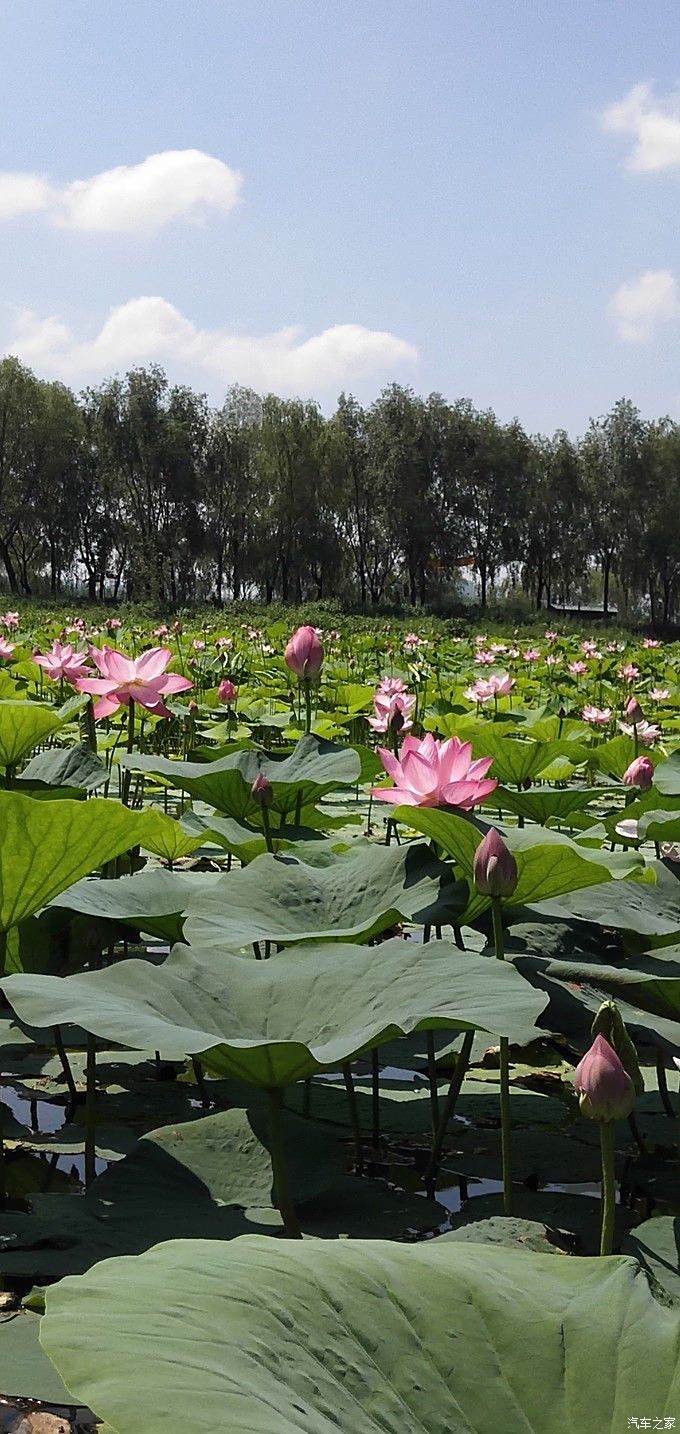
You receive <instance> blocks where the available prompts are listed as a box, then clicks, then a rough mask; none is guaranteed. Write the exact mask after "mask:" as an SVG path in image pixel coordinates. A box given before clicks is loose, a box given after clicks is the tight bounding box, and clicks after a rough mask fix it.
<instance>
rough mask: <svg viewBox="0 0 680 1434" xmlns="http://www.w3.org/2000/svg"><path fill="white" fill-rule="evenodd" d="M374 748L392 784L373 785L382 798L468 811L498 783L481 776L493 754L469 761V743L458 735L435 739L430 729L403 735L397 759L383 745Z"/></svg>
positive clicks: (407, 803) (470, 747)
mask: <svg viewBox="0 0 680 1434" xmlns="http://www.w3.org/2000/svg"><path fill="white" fill-rule="evenodd" d="M378 752H379V755H380V760H381V761H382V764H383V767H384V768H385V771H386V772H387V774H388V776H390V777H391V778H392V781H393V782H394V784H395V785H394V786H393V787H374V788H373V796H374V797H378V798H379V800H380V801H382V802H394V803H395V805H396V804H404V805H405V806H409V807H440V806H450V807H460V808H461V809H462V810H463V811H466V812H468V811H470V810H471V808H472V807H474V806H475V804H476V803H477V802H481V801H482V800H483V799H484V797H488V795H489V793H490V792H493V791H494V790H495V788H496V787H497V786H498V783H497V782H496V781H494V780H493V779H491V778H488V779H487V780H484V778H486V774H487V772H488V770H489V767H490V766H491V763H492V761H493V758H492V757H480V758H479V760H478V761H476V762H473V761H471V760H470V759H471V757H472V745H471V743H470V742H461V741H460V739H459V738H458V737H450V738H449V740H448V741H447V742H438V741H437V739H436V738H435V737H433V736H432V734H431V733H430V732H428V734H427V736H426V737H423V738H422V739H420V740H419V739H418V738H417V737H406V739H405V741H404V744H403V746H402V749H401V755H400V757H399V759H397V758H396V757H394V756H393V755H392V753H391V752H387V751H386V750H385V748H384V747H379V748H378Z"/></svg>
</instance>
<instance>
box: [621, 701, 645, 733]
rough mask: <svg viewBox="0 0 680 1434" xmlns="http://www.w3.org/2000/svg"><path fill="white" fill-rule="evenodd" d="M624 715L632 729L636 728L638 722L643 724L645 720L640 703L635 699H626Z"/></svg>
mask: <svg viewBox="0 0 680 1434" xmlns="http://www.w3.org/2000/svg"><path fill="white" fill-rule="evenodd" d="M624 714H625V716H626V717H627V718H628V721H629V722H632V723H633V726H634V727H637V725H638V722H644V720H645V714H644V712H643V710H642V708H641V706H640V703H639V702H638V700H637V697H629V698H628V701H627V703H626V705H625V708H624Z"/></svg>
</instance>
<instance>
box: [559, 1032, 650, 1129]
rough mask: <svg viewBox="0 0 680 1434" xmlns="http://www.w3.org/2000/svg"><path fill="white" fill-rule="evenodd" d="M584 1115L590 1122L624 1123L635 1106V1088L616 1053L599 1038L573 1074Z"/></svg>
mask: <svg viewBox="0 0 680 1434" xmlns="http://www.w3.org/2000/svg"><path fill="white" fill-rule="evenodd" d="M574 1086H575V1088H576V1090H577V1091H578V1095H579V1105H580V1107H581V1114H582V1115H587V1116H588V1118H589V1120H623V1119H625V1117H626V1116H627V1115H630V1113H631V1111H632V1109H633V1106H634V1104H635V1087H634V1085H633V1082H632V1080H631V1078H630V1076H629V1075H628V1072H627V1071H626V1070H625V1069H624V1067H623V1065H622V1064H621V1061H620V1060H619V1057H618V1056H617V1054H616V1051H615V1050H614V1048H613V1047H612V1046H610V1044H609V1041H608V1040H606V1039H605V1037H604V1036H596V1037H595V1040H594V1041H593V1044H592V1046H591V1047H590V1050H589V1051H586V1054H585V1055H584V1057H583V1060H582V1061H580V1063H579V1064H578V1065H577V1067H576V1070H575V1071H574Z"/></svg>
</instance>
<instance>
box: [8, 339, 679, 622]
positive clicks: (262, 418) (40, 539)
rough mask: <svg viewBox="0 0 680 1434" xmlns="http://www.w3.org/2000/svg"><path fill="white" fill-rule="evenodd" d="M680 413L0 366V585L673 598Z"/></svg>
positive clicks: (111, 591)
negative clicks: (531, 429)
mask: <svg viewBox="0 0 680 1434" xmlns="http://www.w3.org/2000/svg"><path fill="white" fill-rule="evenodd" d="M679 478H680V425H678V424H676V423H675V422H673V421H672V420H671V419H670V418H662V419H659V420H657V421H654V422H648V421H646V420H644V419H643V418H642V416H641V415H640V413H639V411H638V410H637V409H636V407H635V406H634V405H633V404H632V403H631V402H630V401H629V400H627V399H621V400H620V401H619V402H618V403H616V404H615V405H614V407H613V409H612V411H611V412H610V413H608V414H607V415H605V416H604V417H601V418H597V419H593V420H592V421H591V422H590V424H589V425H588V428H587V431H586V433H585V435H584V436H583V437H582V438H581V439H580V440H579V441H574V440H572V439H571V438H570V437H569V436H568V435H567V433H565V432H563V431H559V432H557V433H556V434H555V435H554V436H553V437H545V436H542V435H529V434H527V433H526V432H525V431H524V429H523V428H522V426H521V425H520V423H519V422H518V421H516V420H514V421H513V422H511V423H501V422H500V421H499V420H498V419H497V418H496V417H495V415H494V414H493V413H492V412H491V411H488V410H487V411H479V410H477V409H475V408H474V407H473V405H472V404H471V403H470V402H469V401H468V400H460V401H458V402H455V403H448V402H446V401H445V399H444V398H442V396H441V395H440V394H437V393H433V394H430V396H429V397H428V398H422V397H419V396H418V395H416V394H415V393H414V392H413V391H412V390H411V389H409V388H405V387H401V386H400V385H397V384H391V385H390V386H388V387H386V388H385V389H383V391H382V392H381V393H380V394H379V396H378V397H377V398H376V400H375V402H374V403H372V404H371V405H370V406H369V407H363V406H362V405H361V404H360V403H358V402H357V400H356V399H355V398H353V397H352V396H351V395H346V394H342V395H341V397H340V398H339V400H338V404H337V407H336V410H335V412H334V413H333V414H332V415H331V416H330V417H326V416H324V415H323V413H322V412H321V410H320V409H319V407H318V406H317V405H316V404H315V403H313V402H309V401H305V400H301V399H290V400H283V399H280V398H277V397H276V396H275V395H273V394H269V395H267V396H265V397H260V396H258V395H257V394H255V393H253V392H252V391H251V390H249V389H245V388H242V387H239V386H235V387H233V388H231V389H230V390H229V391H228V393H227V395H226V398H225V401H224V404H223V405H222V407H221V408H215V407H213V406H211V405H210V404H209V402H208V400H207V399H206V397H205V396H204V395H202V394H199V393H195V392H194V391H193V390H192V389H190V388H188V387H185V386H182V385H179V384H171V383H170V381H169V380H168V378H167V376H166V375H165V373H164V372H163V371H162V369H160V368H158V367H155V366H152V367H147V368H139V369H133V370H132V371H131V372H129V373H128V374H126V375H125V376H124V377H119V378H112V379H109V380H107V381H105V382H104V383H102V384H100V385H99V386H98V387H93V388H87V389H86V390H85V391H84V392H83V393H81V394H79V395H75V394H74V393H72V392H71V391H70V390H69V389H68V388H67V387H65V386H64V385H63V384H60V383H54V382H45V381H43V380H40V379H38V378H37V377H36V376H35V375H34V374H33V373H32V372H31V371H30V369H28V368H27V367H26V366H25V365H23V364H22V363H20V362H19V360H18V359H16V358H12V357H8V358H5V359H3V360H2V361H1V362H0V581H2V582H3V583H4V585H5V587H6V589H8V590H9V591H10V592H11V593H12V594H26V595H29V594H31V593H44V592H46V591H49V592H51V593H53V594H58V593H60V592H67V591H68V592H73V591H74V590H76V589H78V588H80V589H82V591H83V592H85V591H86V592H87V595H88V596H89V597H90V598H91V599H93V600H96V599H100V600H103V599H105V598H108V599H113V600H118V599H121V598H123V597H125V598H127V599H133V600H148V601H152V602H155V603H158V604H162V603H168V604H187V603H191V602H194V601H198V600H211V601H214V602H216V603H222V602H223V601H224V600H225V599H235V600H238V599H240V598H245V597H252V598H261V599H263V600H265V601H272V600H274V599H280V600H282V601H284V602H299V601H305V600H308V599H327V598H331V597H334V598H339V599H342V600H343V601H345V602H347V603H352V604H356V605H357V606H359V605H360V606H362V607H365V608H372V609H376V608H379V607H380V606H381V605H386V604H398V603H409V604H412V605H417V604H428V605H432V606H436V605H438V604H440V605H441V604H442V603H444V602H446V601H447V600H448V601H452V600H454V599H455V595H456V591H457V584H459V583H460V572H461V570H462V571H464V572H467V573H469V574H470V575H472V576H474V578H475V579H476V582H477V584H478V590H479V599H480V602H481V605H482V606H483V607H486V606H487V604H488V603H489V602H490V601H491V600H492V598H495V597H496V596H498V593H499V591H500V589H501V588H502V589H504V590H506V591H507V589H508V587H510V588H513V587H514V588H515V589H516V590H519V591H522V590H523V591H524V592H525V593H526V594H528V595H529V596H530V598H531V599H532V601H533V603H534V604H535V606H536V607H537V608H541V607H549V606H550V605H551V604H564V603H568V602H572V603H574V602H576V601H577V600H579V599H580V598H585V599H586V601H587V599H588V597H589V596H590V598H591V599H592V598H593V597H594V596H595V597H599V598H600V600H601V601H602V604H603V606H604V610H605V612H606V611H608V610H609V609H610V606H611V604H612V602H613V600H614V594H615V595H616V601H617V602H618V604H619V609H620V610H623V611H624V612H625V613H626V614H628V613H632V612H635V611H636V610H638V611H639V610H640V609H641V608H643V609H644V610H645V611H646V612H649V614H650V616H651V618H652V620H653V621H654V622H656V621H663V622H666V623H668V622H670V621H672V620H673V619H674V618H675V616H676V614H677V611H678V606H679V605H680V504H679V503H678V497H679V494H680V481H679Z"/></svg>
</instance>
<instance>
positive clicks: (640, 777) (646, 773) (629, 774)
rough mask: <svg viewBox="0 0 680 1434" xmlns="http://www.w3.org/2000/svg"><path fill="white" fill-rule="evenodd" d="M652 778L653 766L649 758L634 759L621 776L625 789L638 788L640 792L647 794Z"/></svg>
mask: <svg viewBox="0 0 680 1434" xmlns="http://www.w3.org/2000/svg"><path fill="white" fill-rule="evenodd" d="M653 777H654V765H653V763H652V762H651V761H650V758H649V757H635V758H634V760H633V761H632V762H631V764H630V766H629V767H626V770H625V772H624V774H623V780H624V782H625V784H626V786H627V787H639V788H640V791H641V792H648V791H649V788H650V787H651V785H652V779H653Z"/></svg>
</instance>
